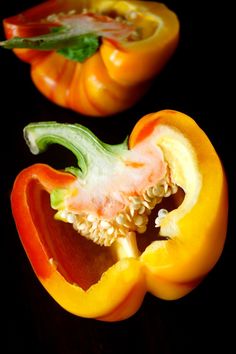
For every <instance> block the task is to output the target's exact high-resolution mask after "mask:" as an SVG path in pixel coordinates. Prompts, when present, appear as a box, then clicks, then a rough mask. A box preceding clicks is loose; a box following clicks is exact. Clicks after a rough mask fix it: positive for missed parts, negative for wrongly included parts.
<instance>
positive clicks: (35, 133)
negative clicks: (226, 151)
mask: <svg viewBox="0 0 236 354" xmlns="http://www.w3.org/2000/svg"><path fill="white" fill-rule="evenodd" d="M38 124H39V125H37V123H35V124H33V125H29V126H28V127H26V131H29V132H30V134H28V135H27V142H28V144H29V146H30V148H31V151H32V152H33V153H38V152H40V151H43V150H44V149H45V148H46V146H45V143H48V141H47V138H46V137H47V133H48V131H46V133H45V132H44V130H42V129H41V128H44V127H42V125H43V124H42V123H38ZM40 124H41V125H40ZM45 124H46V125H47V123H45ZM50 124H53V123H50ZM55 127H56V128H60V125H57V124H56V123H55ZM46 129H48V128H46ZM50 129H52V128H51V127H50ZM78 129H80V126H79V127H78ZM49 132H50V136H51V137H52V130H49ZM55 132H56V130H55ZM86 132H87V133H88V134H87V133H86V134H87V135H88V136H89V135H90V133H89V132H88V131H87V130H86ZM58 134H59V133H58ZM58 134H57V133H55V135H54V136H53V139H52V142H53V141H55V136H58ZM83 134H84V133H83ZM83 134H82V135H81V137H80V138H79V140H80V141H81V150H80V156H79V158H78V162H79V166H80V167H81V169H80V170H79V171H77V172H76V171H74V170H73V169H68V171H70V172H72V173H74V175H72V174H71V173H68V172H59V171H56V170H54V169H53V168H51V167H49V166H47V165H43V164H36V165H33V166H30V167H28V168H26V169H25V170H23V171H22V172H21V173H20V174H19V175H18V177H17V178H16V181H15V183H14V186H13V190H12V194H11V204H12V211H13V215H14V219H15V222H16V226H17V229H18V233H19V235H20V238H21V241H22V243H23V246H24V248H25V250H26V253H27V255H28V257H29V259H30V261H31V264H32V267H33V269H34V271H35V273H36V275H37V277H38V278H39V280H40V281H41V283H42V284H43V286H44V287H45V288H46V289H47V291H48V292H49V294H51V296H52V297H53V298H54V299H55V300H56V301H57V302H58V303H59V304H60V305H61V306H62V307H63V308H65V309H66V310H67V311H69V312H72V313H74V314H76V315H79V316H83V317H90V318H91V317H92V318H96V319H100V320H104V321H118V320H123V319H125V318H127V317H129V316H131V315H132V314H133V313H135V312H136V311H137V309H138V308H139V307H140V306H141V303H142V300H143V297H144V295H145V293H146V292H147V291H148V292H151V293H152V294H154V295H155V296H158V297H160V298H162V299H169V300H170V299H177V298H179V297H182V296H184V295H185V294H187V293H188V292H189V291H191V290H192V289H193V288H194V287H196V286H197V284H198V283H199V282H200V281H201V280H202V279H203V278H204V277H205V276H206V274H207V273H208V272H209V271H210V270H211V269H212V267H213V266H214V265H215V263H216V262H217V260H218V259H219V257H220V255H221V252H222V249H223V246H224V241H225V237H226V229H227V207H228V200H227V183H226V178H225V174H224V170H223V168H222V164H221V162H220V160H219V157H218V155H217V153H216V151H215V150H214V148H213V146H212V144H211V143H210V141H209V139H208V138H207V136H206V135H205V133H204V132H203V131H202V130H201V129H200V128H199V127H198V126H197V124H196V123H195V122H194V121H193V120H192V119H191V118H190V117H188V116H186V115H184V114H183V113H180V112H176V111H170V110H164V111H160V112H157V113H152V114H149V115H147V116H144V117H143V118H142V119H140V120H139V121H138V123H137V124H136V126H135V127H134V129H133V131H132V133H131V135H130V137H129V140H128V146H126V145H125V144H123V145H121V146H118V147H111V146H108V145H107V144H102V145H100V142H98V141H97V140H96V139H95V138H94V136H92V141H93V148H92V150H91V151H90V150H89V149H88V145H86V144H87V140H86V139H84V138H82V137H84V135H83ZM60 139H62V138H60ZM83 139H84V140H83ZM69 140H70V141H71V136H70V139H69ZM73 141H74V140H73ZM64 145H65V144H64ZM155 146H156V149H157V151H158V156H159V157H160V160H159V161H158V160H157V161H156V165H155V163H154V164H153V163H150V164H151V166H150V169H149V171H150V175H145V174H143V166H141V165H140V166H139V167H137V166H138V162H140V160H139V159H138V158H137V161H136V164H133V165H135V166H136V167H135V168H136V170H137V175H140V174H141V175H143V176H144V180H146V179H148V178H149V177H150V176H151V172H153V166H156V169H158V167H159V166H163V173H162V172H159V173H158V176H159V177H155V178H156V179H161V178H162V176H163V175H164V171H166V169H165V164H166V166H167V170H169V174H170V177H171V179H172V181H174V182H175V183H176V184H177V185H178V186H179V188H181V189H182V190H183V192H184V197H182V198H181V202H177V204H176V206H175V207H174V208H172V210H170V211H169V213H168V214H166V215H165V217H164V218H163V219H161V222H160V229H159V232H158V230H157V228H155V227H153V228H152V229H148V230H147V232H146V233H144V234H143V235H137V244H134V243H132V242H131V243H129V240H128V232H127V236H124V237H123V238H121V237H119V238H118V239H117V240H115V242H114V243H113V244H112V246H111V247H104V246H99V245H96V244H94V243H93V242H92V240H87V239H86V238H84V237H83V236H81V235H79V234H77V233H76V231H75V230H73V228H72V227H71V225H70V224H68V223H65V222H63V221H58V220H55V219H54V217H53V216H54V214H55V210H53V208H52V206H51V205H50V201H49V195H53V193H54V191H55V190H56V191H58V190H62V191H65V190H66V191H69V192H70V191H71V190H72V189H73V188H72V189H71V186H74V185H75V183H77V182H76V181H78V180H79V181H84V184H85V186H86V185H88V184H89V183H90V182H91V181H92V182H94V186H96V181H98V177H97V175H94V174H95V173H96V169H95V170H94V171H92V174H93V177H92V176H91V178H92V179H91V178H89V177H88V176H89V173H90V172H89V171H90V167H91V166H93V165H94V163H96V159H97V160H98V161H99V164H101V159H100V158H102V156H103V155H104V159H105V160H106V159H107V158H108V160H109V159H110V154H111V158H112V159H113V158H114V159H115V160H114V161H117V160H116V159H117V158H118V160H119V161H120V159H121V160H122V163H123V161H125V162H127V161H128V159H127V156H128V157H129V156H130V154H132V155H131V156H132V157H133V156H135V158H136V156H138V155H141V158H142V159H143V157H144V156H145V154H146V153H147V150H149V147H150V149H151V151H152V149H153V148H154V147H155ZM70 148H71V150H72V151H73V152H74V153H75V150H76V147H75V145H73V146H72V147H71V146H70ZM86 149H87V153H86ZM94 149H95V150H94ZM92 151H95V153H94V156H93V155H92V154H91V152H92ZM135 151H138V152H139V154H137V155H135V154H134V153H135ZM142 152H143V155H142ZM159 152H160V154H159ZM99 154H101V155H99ZM107 156H109V157H107ZM161 156H163V159H162V158H161ZM108 160H106V162H104V164H103V166H105V165H106V164H107V163H108V162H107V161H108ZM109 161H110V160H109ZM112 161H113V160H112ZM134 161H135V159H134ZM134 161H133V162H134ZM160 161H162V162H163V163H164V165H162V163H160ZM86 164H87V166H86ZM147 166H149V165H148V164H147ZM130 168H131V167H130ZM133 168H134V167H133ZM102 169H103V167H102ZM102 169H101V171H102ZM131 170H132V168H131ZM101 171H100V172H101ZM105 171H106V172H107V171H109V169H108V170H105ZM128 171H129V170H128ZM130 176H131V175H130V172H126V181H127V182H126V184H127V186H129V185H130V188H131V187H132V186H133V180H131V181H130V180H129V178H128V177H130ZM147 176H149V177H147ZM86 178H87V180H86ZM86 181H87V182H86ZM111 183H112V182H111ZM107 184H109V182H107ZM139 184H140V183H139ZM147 184H148V182H147ZM85 188H86V187H85ZM88 188H89V187H88ZM103 188H104V189H105V190H106V188H107V186H106V184H105V185H104V187H103ZM120 191H121V187H118V186H117V193H118V194H119V192H120ZM102 195H103V194H101V188H98V190H97V197H98V196H99V198H100V197H101V196H102ZM95 196H96V195H95ZM176 198H177V199H178V196H177V197H176ZM65 200H66V201H67V202H68V201H70V200H71V199H70V197H69V198H65ZM77 200H78V199H77ZM62 201H63V200H62ZM94 201H96V200H95V199H94ZM59 204H60V203H59ZM66 205H67V207H68V205H69V204H68V203H67V204H66ZM82 207H83V205H82V206H81V208H82ZM81 208H80V209H81ZM87 209H89V208H88V206H87V207H85V210H87ZM111 209H112V206H111ZM42 210H43V212H42ZM152 213H154V214H155V213H156V210H155V209H154V210H153V211H152ZM100 216H103V214H100ZM150 223H151V221H150ZM150 234H152V235H150ZM150 236H151V237H150ZM139 238H140V240H139ZM125 242H127V245H126V246H124V245H125ZM142 242H144V247H142V246H141V244H142ZM136 246H137V248H138V249H139V251H140V252H139V253H138V254H135V252H132V250H134V249H135V247H136ZM125 247H127V248H128V250H131V252H130V254H129V252H127V250H126V249H125ZM114 290H115V291H114ZM107 298H109V299H110V301H109V302H107V301H104V299H107Z"/></svg>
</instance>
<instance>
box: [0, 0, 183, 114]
mask: <svg viewBox="0 0 236 354" xmlns="http://www.w3.org/2000/svg"><path fill="white" fill-rule="evenodd" d="M3 25H4V30H5V34H6V38H7V40H6V41H3V42H1V43H0V45H1V46H3V47H5V48H9V49H13V48H17V49H14V52H15V54H16V55H17V56H18V57H19V58H20V59H22V60H24V61H26V62H28V63H29V64H31V77H32V80H33V82H34V83H35V85H36V87H37V88H38V89H39V90H40V91H41V92H42V93H43V94H44V95H45V96H46V97H47V98H48V99H50V100H51V101H52V102H54V103H56V104H58V105H60V106H63V107H66V108H70V109H73V110H75V111H77V112H80V113H82V114H85V115H89V116H100V117H102V116H109V115H112V114H115V113H117V112H120V111H123V110H125V109H127V108H129V107H131V106H133V105H134V104H135V103H136V102H137V101H138V100H139V99H140V98H141V97H142V96H143V95H144V93H145V92H146V91H147V89H148V88H149V87H150V82H151V80H152V79H153V78H154V77H155V76H156V75H157V74H159V72H160V71H161V70H162V68H163V67H164V65H165V64H166V63H167V61H168V60H169V59H170V57H171V56H172V54H173V52H174V51H175V49H176V46H177V43H178V37H179V21H178V18H177V16H176V15H175V14H174V13H173V12H172V11H171V10H169V9H168V8H167V7H166V6H165V5H164V4H159V3H156V2H149V1H116V0H109V1H107V0H49V1H46V2H44V3H42V4H40V5H37V6H35V7H33V8H31V9H29V10H26V11H24V12H22V13H21V14H19V15H16V16H12V17H9V18H6V19H5V20H4V21H3Z"/></svg>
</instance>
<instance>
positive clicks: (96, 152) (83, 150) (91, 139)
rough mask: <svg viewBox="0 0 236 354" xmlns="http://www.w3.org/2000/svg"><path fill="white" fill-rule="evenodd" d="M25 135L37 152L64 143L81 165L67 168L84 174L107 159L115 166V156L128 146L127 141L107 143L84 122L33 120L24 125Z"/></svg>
mask: <svg viewBox="0 0 236 354" xmlns="http://www.w3.org/2000/svg"><path fill="white" fill-rule="evenodd" d="M24 138H25V140H26V143H27V145H28V146H29V148H30V151H31V152H32V153H33V154H35V155H36V154H38V153H41V152H43V151H45V150H46V149H47V147H48V145H50V144H60V145H62V146H64V147H65V148H67V149H69V150H70V151H71V152H72V153H73V154H74V155H75V157H76V159H77V162H78V167H68V168H66V170H67V171H69V172H71V173H72V174H74V175H76V176H80V177H81V178H84V177H85V176H86V175H87V173H88V170H92V169H93V168H94V167H96V166H100V165H101V164H102V165H104V163H106V164H111V168H112V164H113V163H114V160H116V159H117V158H118V156H119V155H121V154H122V151H125V150H127V148H128V147H127V141H125V142H124V143H123V144H120V145H109V144H105V143H103V142H102V141H100V140H99V139H98V138H97V137H96V136H95V135H94V134H93V133H92V132H91V131H90V130H89V129H87V128H86V127H84V126H82V125H80V124H66V123H57V122H39V123H30V124H28V125H27V126H26V127H25V128H24ZM100 168H101V167H100Z"/></svg>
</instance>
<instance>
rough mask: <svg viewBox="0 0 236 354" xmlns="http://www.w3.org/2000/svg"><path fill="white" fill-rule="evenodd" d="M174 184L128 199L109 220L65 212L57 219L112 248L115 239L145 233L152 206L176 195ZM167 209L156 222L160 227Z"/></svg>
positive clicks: (164, 183) (152, 188) (160, 186)
mask: <svg viewBox="0 0 236 354" xmlns="http://www.w3.org/2000/svg"><path fill="white" fill-rule="evenodd" d="M177 189H178V187H177V185H175V184H168V183H167V182H166V181H165V182H163V183H159V184H158V185H155V186H152V187H149V188H148V189H147V190H145V192H144V193H143V194H142V195H141V196H129V197H128V204H127V206H126V207H125V209H124V210H123V211H122V212H120V213H118V215H117V216H116V217H114V218H112V219H109V220H106V219H100V218H99V217H97V216H96V215H92V214H86V213H80V214H73V213H71V212H68V211H66V210H62V211H59V212H58V213H57V218H58V219H60V220H63V221H65V222H68V223H71V224H73V227H74V229H75V230H76V231H78V233H79V234H80V235H82V236H84V237H86V238H87V239H90V240H92V241H93V242H95V243H96V244H98V245H100V246H111V245H112V243H113V242H114V241H115V240H116V239H117V238H118V237H125V236H127V234H128V233H130V232H132V233H136V232H138V233H139V234H142V233H144V232H145V231H146V230H147V224H148V216H149V215H150V213H151V211H152V210H153V209H154V208H155V206H156V205H157V204H159V203H161V201H162V198H163V197H169V196H170V195H171V194H174V193H176V192H177ZM167 213H168V212H167V210H165V209H160V210H159V213H158V216H157V218H156V220H155V226H156V227H159V226H160V223H161V219H163V217H164V216H165V215H166V214H167Z"/></svg>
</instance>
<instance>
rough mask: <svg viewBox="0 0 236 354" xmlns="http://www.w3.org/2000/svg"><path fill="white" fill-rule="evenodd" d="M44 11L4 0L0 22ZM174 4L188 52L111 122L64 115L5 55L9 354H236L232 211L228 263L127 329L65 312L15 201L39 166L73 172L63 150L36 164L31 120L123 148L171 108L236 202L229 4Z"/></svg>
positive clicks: (4, 256)
mask: <svg viewBox="0 0 236 354" xmlns="http://www.w3.org/2000/svg"><path fill="white" fill-rule="evenodd" d="M37 3H39V1H34V0H27V1H24V2H19V1H17V0H12V1H11V2H10V1H5V0H3V1H1V3H0V17H1V20H2V19H3V18H5V17H8V16H11V15H13V14H16V13H18V12H20V11H22V10H23V9H25V8H27V7H29V6H33V5H35V4H37ZM165 3H166V4H167V5H169V7H170V8H171V9H173V10H174V11H175V12H176V13H177V14H178V16H179V19H180V23H181V39H180V43H179V47H178V49H177V51H176V53H175V55H174V56H173V57H172V59H171V60H170V62H169V63H168V65H167V66H166V67H165V69H164V70H163V71H162V73H161V74H160V75H159V76H158V77H157V78H156V80H155V81H154V83H153V85H152V87H151V89H150V90H149V92H148V94H147V95H146V96H145V97H144V98H143V99H142V100H140V102H139V103H138V104H137V105H136V106H135V107H133V108H132V109H130V110H128V111H126V112H124V113H122V114H119V115H116V116H114V117H110V118H108V119H95V118H88V117H84V116H80V115H78V114H76V113H74V112H72V111H69V110H66V109H63V108H60V107H57V106H55V105H54V104H53V103H51V102H49V101H48V100H47V99H46V98H45V97H43V96H42V95H41V94H40V93H39V92H38V91H37V89H36V88H35V87H34V85H33V84H32V82H31V79H30V75H29V66H28V64H25V63H23V62H21V61H20V60H18V59H17V58H16V57H15V56H14V55H13V53H12V52H11V51H7V50H2V49H0V73H1V76H0V80H1V139H0V141H1V177H0V181H1V183H0V185H1V209H0V210H1V211H0V222H1V230H2V232H1V239H2V245H3V246H2V247H1V250H2V252H1V260H2V266H1V277H2V282H1V294H2V298H3V300H2V303H1V305H2V310H1V311H2V314H3V316H1V322H2V326H3V328H4V331H3V341H2V346H3V347H5V349H4V350H3V352H4V353H9V354H11V353H12V354H18V353H32V354H38V353H40V354H41V353H50V354H87V353H88V354H120V353H131V352H132V353H139V354H144V353H145V354H152V353H155V354H187V353H191V354H194V353H214V352H215V351H220V352H222V353H224V354H232V353H234V352H235V340H234V329H233V327H234V326H231V325H230V323H231V321H233V323H234V319H235V318H234V315H233V311H234V310H235V291H234V290H233V284H234V278H235V263H234V259H233V257H234V253H235V240H234V235H235V222H234V220H232V217H233V211H234V210H235V207H234V205H233V203H232V205H230V207H231V209H230V219H229V229H228V235H227V241H226V245H225V248H224V251H223V254H222V257H221V258H220V260H219V262H218V263H217V265H216V266H215V268H214V269H213V270H212V271H211V272H210V273H209V275H208V276H207V277H206V278H205V280H204V281H203V282H202V283H201V284H200V285H199V286H198V287H197V288H196V289H195V290H194V291H192V292H191V293H190V294H189V295H187V296H185V297H184V298H182V299H180V300H177V301H172V302H167V301H162V300H159V299H157V298H154V297H153V296H151V295H150V294H148V295H147V296H146V297H145V300H144V302H143V305H142V307H141V308H140V310H139V311H138V312H137V313H136V314H135V315H134V316H133V317H132V318H130V319H128V320H126V321H123V322H119V323H103V322H98V321H95V320H89V319H83V318H79V317H75V316H73V315H71V314H69V313H67V312H65V311H64V310H63V309H61V308H60V307H59V306H58V305H57V304H56V303H55V302H54V300H53V299H52V298H51V297H49V295H48V294H47V293H46V292H45V290H44V289H43V288H42V287H41V285H40V284H39V282H38V280H37V279H36V277H35V276H34V274H33V272H32V269H31V267H30V264H29V262H28V260H27V258H26V256H25V253H24V251H23V248H22V246H21V244H20V241H19V239H18V236H17V233H16V230H15V226H14V222H13V219H12V217H11V210H10V205H9V195H10V191H11V187H12V184H13V181H14V179H15V177H16V175H17V174H18V173H19V171H20V170H21V169H23V168H24V167H27V166H29V165H31V164H33V163H35V162H46V163H48V164H50V165H52V166H53V167H55V168H63V167H65V166H68V165H70V164H72V163H73V157H72V156H71V154H69V153H68V154H67V152H66V151H64V150H63V149H61V148H60V147H58V146H56V147H54V146H52V148H50V149H49V150H48V151H47V152H46V153H45V154H42V155H39V156H33V155H31V153H30V152H29V150H28V148H27V147H26V145H25V143H24V140H23V137H22V129H23V127H24V126H25V125H26V124H28V123H29V122H31V121H43V120H57V121H59V122H75V121H78V122H79V123H81V124H84V125H86V126H87V127H89V128H90V129H91V130H92V131H93V132H94V133H95V134H97V135H98V137H100V138H101V139H102V140H104V141H106V142H108V143H118V142H121V141H122V140H123V139H124V138H125V137H126V135H127V134H129V133H130V131H131V130H132V127H133V125H134V124H135V122H136V121H137V120H138V119H139V118H141V117H142V116H143V115H144V114H146V113H150V112H153V111H158V110H160V109H165V108H170V109H176V110H179V111H182V112H184V113H186V114H188V115H190V116H192V117H193V118H194V119H195V120H196V121H197V123H198V124H199V125H200V126H201V127H202V129H203V130H204V131H205V132H206V133H207V134H208V136H209V138H210V139H211V141H212V143H213V145H214V146H215V148H216V150H217V152H218V154H219V156H220V157H221V159H222V161H223V163H224V166H225V170H226V173H227V176H228V181H229V190H230V195H232V196H234V195H235V192H236V191H235V177H236V175H235V157H234V156H233V153H232V150H233V146H234V140H233V130H234V129H233V126H232V124H233V120H234V112H233V110H232V107H231V96H232V95H231V94H230V89H229V87H230V82H231V81H232V79H231V77H232V69H231V68H230V58H231V53H230V52H231V48H230V47H229V46H228V23H227V18H226V16H222V13H221V12H223V10H224V9H226V8H227V4H225V5H224V9H222V8H219V7H217V5H215V7H210V5H209V4H208V5H206V2H197V1H193V2H192V1H188V2H186V1H184V0H182V1H181V0H180V1H171V0H169V1H166V2H165ZM208 3H209V2H208ZM211 3H212V2H211ZM227 11H229V10H227ZM231 11H232V10H231ZM1 39H3V32H2V27H1ZM226 40H227V41H226ZM232 118H233V119H232ZM60 149H61V150H60ZM61 156H63V160H62V159H61ZM233 208H234V209H233ZM234 219H235V218H234ZM199 232H200V230H199ZM104 301H106V299H104Z"/></svg>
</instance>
